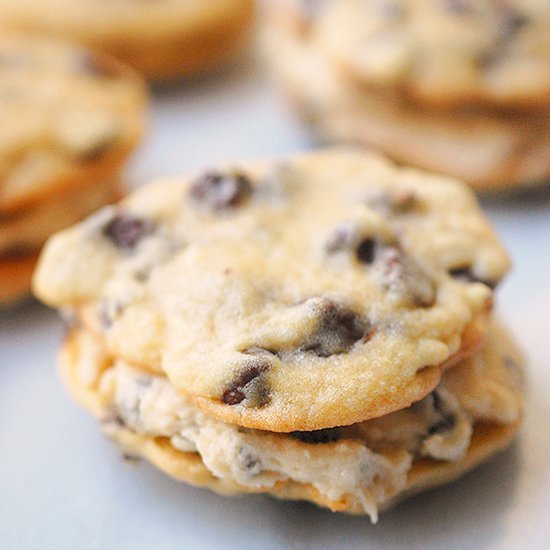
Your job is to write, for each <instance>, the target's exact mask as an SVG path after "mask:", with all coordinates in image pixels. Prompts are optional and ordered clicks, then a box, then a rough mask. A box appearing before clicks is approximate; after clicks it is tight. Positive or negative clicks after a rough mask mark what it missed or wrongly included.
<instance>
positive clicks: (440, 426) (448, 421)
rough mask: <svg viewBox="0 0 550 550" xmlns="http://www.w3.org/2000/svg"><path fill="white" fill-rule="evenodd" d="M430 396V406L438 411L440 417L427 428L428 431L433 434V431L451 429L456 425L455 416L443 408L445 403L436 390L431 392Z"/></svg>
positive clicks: (438, 431)
mask: <svg viewBox="0 0 550 550" xmlns="http://www.w3.org/2000/svg"><path fill="white" fill-rule="evenodd" d="M431 397H432V407H433V409H434V411H435V412H437V413H438V415H439V416H440V419H439V420H438V421H437V422H436V423H435V424H433V425H432V426H430V427H429V428H428V433H429V434H430V435H433V434H435V433H440V432H447V431H450V430H452V429H453V428H454V427H455V426H456V416H455V415H454V414H452V413H449V412H447V411H446V410H445V404H444V402H443V400H442V399H441V397H440V396H439V394H438V393H437V391H434V392H432V393H431Z"/></svg>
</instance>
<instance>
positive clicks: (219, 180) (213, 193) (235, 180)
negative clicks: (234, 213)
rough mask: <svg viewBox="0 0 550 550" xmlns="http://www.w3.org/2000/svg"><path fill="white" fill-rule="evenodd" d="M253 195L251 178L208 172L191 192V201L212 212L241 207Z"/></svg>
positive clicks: (194, 184)
mask: <svg viewBox="0 0 550 550" xmlns="http://www.w3.org/2000/svg"><path fill="white" fill-rule="evenodd" d="M251 193H252V185H251V183H250V180H249V178H248V177H247V176H246V175H244V174H241V173H223V172H207V173H206V174H204V175H203V176H201V177H200V178H198V179H197V180H196V181H195V182H194V183H193V184H192V185H191V188H190V190H189V196H190V197H191V199H192V200H193V201H195V202H197V203H199V204H202V205H204V206H206V207H207V208H209V209H210V210H226V209H229V208H235V207H236V206H239V205H240V204H241V203H242V202H243V201H244V200H245V199H246V198H248V196H249V195H250V194H251Z"/></svg>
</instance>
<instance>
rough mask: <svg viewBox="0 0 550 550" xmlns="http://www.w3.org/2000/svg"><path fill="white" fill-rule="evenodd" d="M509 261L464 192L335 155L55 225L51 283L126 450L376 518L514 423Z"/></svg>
mask: <svg viewBox="0 0 550 550" xmlns="http://www.w3.org/2000/svg"><path fill="white" fill-rule="evenodd" d="M507 269H508V257H507V255H506V253H505V251H504V249H503V247H502V245H501V244H500V243H499V241H498V240H497V238H496V236H495V235H494V233H493V231H492V229H491V228H490V226H489V224H488V223H487V221H486V220H485V218H484V217H483V215H482V213H481V211H480V209H479V207H478V205H477V203H476V200H475V198H474V196H473V195H472V192H471V191H470V190H469V189H468V188H467V187H466V186H465V185H463V184H461V183H459V182H456V181H454V180H450V179H447V178H443V177H440V176H434V175H429V174H426V173H423V172H418V171H415V170H412V169H406V168H398V167H397V166H395V165H394V164H392V163H391V162H389V161H387V160H386V159H384V158H382V157H380V156H378V155H375V154H372V153H368V154H367V153H361V152H357V151H344V150H327V151H321V152H317V153H309V154H303V155H298V156H295V157H290V158H286V159H282V160H279V161H271V162H267V163H263V164H257V165H250V166H232V167H231V166H230V167H224V168H220V169H217V170H211V171H208V172H206V173H204V174H199V175H197V176H195V177H193V178H189V179H182V180H167V181H159V182H156V183H153V184H151V185H149V186H147V187H144V188H143V189H141V190H138V191H137V192H136V193H134V194H133V195H132V196H130V197H129V198H127V199H125V200H124V201H122V202H121V203H119V204H118V205H116V206H110V207H107V208H104V209H102V210H100V211H99V212H98V213H96V214H95V215H93V216H92V217H90V218H89V219H88V220H86V221H85V222H82V223H81V224H79V225H77V226H75V227H73V228H71V229H68V230H65V231H63V232H61V233H59V234H58V235H57V236H55V237H53V238H52V239H51V240H50V241H49V243H48V245H47V246H46V249H45V251H44V253H43V256H42V258H41V260H40V264H39V267H38V270H37V273H36V276H35V279H34V289H35V293H36V294H37V296H38V297H39V298H41V299H42V300H43V301H45V302H46V303H47V304H50V305H51V306H54V307H57V308H60V309H62V310H63V311H64V312H65V314H66V315H69V317H70V326H69V331H68V336H67V338H66V340H65V343H64V344H63V348H62V352H61V367H62V372H63V377H64V379H65V381H66V382H67V384H68V387H69V389H70V391H71V392H72V394H73V395H74V396H75V398H76V399H77V400H78V401H79V402H80V403H82V404H83V405H84V406H85V407H87V408H88V409H90V411H91V412H92V413H93V414H94V415H96V416H97V417H98V419H99V420H100V423H101V426H102V428H103V429H104V430H105V432H106V433H107V434H108V435H109V436H111V437H112V438H113V439H114V440H115V441H117V442H118V443H119V444H120V445H121V446H122V447H123V448H124V449H125V450H126V451H127V452H130V453H132V454H135V455H138V456H143V457H145V458H147V459H149V460H150V461H151V462H152V463H153V464H155V465H156V466H158V467H159V468H161V469H162V470H164V471H166V472H167V473H169V474H171V475H173V476H174V477H176V478H178V479H182V480H184V481H187V482H189V483H192V484H195V485H200V486H206V487H209V488H211V489H213V490H215V491H218V492H220V493H228V494H235V493H248V492H259V493H269V494H272V495H273V496H276V497H280V498H288V499H303V500H310V501H312V502H315V503H317V504H319V505H321V506H326V507H328V508H330V509H332V510H339V511H346V512H352V513H358V514H369V515H370V517H371V518H372V519H373V520H376V517H377V513H378V510H379V509H383V508H385V507H387V506H389V505H391V504H392V503H394V502H396V501H397V500H399V499H400V498H402V497H403V496H405V495H407V494H410V493H413V492H415V491H418V490H421V489H423V488H426V487H429V486H432V485H437V484H440V483H443V482H445V481H448V480H451V479H454V478H455V477H457V476H458V475H460V474H462V473H463V472H465V471H467V470H469V469H470V468H472V467H473V466H475V465H476V464H477V463H479V462H480V461H482V460H483V459H485V458H486V457H488V456H490V455H491V454H493V453H494V452H495V451H497V450H499V449H501V448H503V447H504V446H505V445H507V444H508V443H509V442H510V441H511V439H512V438H513V436H514V434H515V433H516V431H517V428H518V425H519V421H520V417H521V389H520V388H521V387H520V377H521V376H520V365H521V357H520V356H519V355H518V353H517V351H516V350H515V347H514V345H513V343H512V342H511V341H510V339H509V337H508V335H507V334H506V332H505V331H504V330H503V329H502V328H500V327H499V326H498V325H497V324H496V323H495V322H494V320H493V319H492V316H491V309H492V307H491V306H492V301H493V300H492V295H493V289H494V288H495V287H496V286H497V284H498V283H499V281H500V280H501V278H502V277H503V276H504V275H505V273H506V271H507Z"/></svg>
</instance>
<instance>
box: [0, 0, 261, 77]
mask: <svg viewBox="0 0 550 550" xmlns="http://www.w3.org/2000/svg"><path fill="white" fill-rule="evenodd" d="M253 14H254V2H253V1H252V0H201V1H200V2H197V1H194V0H155V1H153V2H151V1H150V0H117V1H116V2H104V1H100V2H96V1H91V0H54V1H51V2H47V3H45V2H36V1H35V0H22V1H21V2H18V1H15V0H0V27H5V28H7V29H14V30H20V31H25V32H32V33H37V34H38V33H40V34H47V35H50V36H56V37H60V38H66V39H69V40H73V41H75V42H79V43H82V44H85V45H87V46H89V47H91V48H94V49H96V48H97V49H100V50H103V51H105V52H108V53H110V54H112V55H114V56H115V57H117V58H118V59H120V60H121V61H123V62H125V63H127V64H128V65H130V66H131V67H134V68H135V69H137V70H138V71H140V72H142V73H143V74H144V75H146V76H147V77H150V78H152V79H157V80H158V79H160V80H162V79H167V78H173V77H177V76H189V75H192V74H195V73H200V72H203V71H205V70H209V69H212V68H214V67H216V66H218V65H220V64H221V63H223V62H225V61H227V60H228V59H230V58H232V57H233V56H234V55H235V54H236V53H237V52H238V51H239V50H240V49H241V48H242V47H243V45H244V44H245V43H246V41H247V39H248V38H249V34H250V27H251V24H252V19H253Z"/></svg>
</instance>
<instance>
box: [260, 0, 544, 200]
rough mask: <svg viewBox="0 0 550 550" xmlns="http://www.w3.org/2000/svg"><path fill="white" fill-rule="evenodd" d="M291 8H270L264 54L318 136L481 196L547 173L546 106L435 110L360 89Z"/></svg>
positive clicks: (394, 90)
mask: <svg viewBox="0 0 550 550" xmlns="http://www.w3.org/2000/svg"><path fill="white" fill-rule="evenodd" d="M290 4H291V6H293V7H294V9H289V7H288V3H285V4H279V3H278V2H277V3H276V2H272V3H270V7H271V10H270V16H269V17H268V18H266V20H265V21H266V25H265V32H264V38H265V40H264V42H265V51H266V55H267V57H268V58H269V61H270V63H271V66H272V67H273V69H274V71H275V74H276V76H277V77H278V80H279V82H280V84H281V85H282V87H283V89H284V91H285V92H286V94H287V95H288V96H289V98H290V100H291V102H292V104H293V105H294V106H295V107H296V108H297V110H298V112H299V113H300V114H301V115H302V117H303V118H305V119H306V121H307V122H308V123H309V124H310V125H311V126H312V127H313V128H314V129H315V130H316V132H317V134H318V135H319V136H320V137H321V138H322V139H324V140H328V141H338V142H352V143H358V144H361V145H367V146H369V147H373V148H376V149H379V150H381V151H383V152H385V153H387V154H388V155H390V156H391V157H392V158H393V159H395V160H397V161H399V162H402V163H405V164H411V165H414V166H418V167H421V168H424V169H427V170H433V171H435V172H439V173H443V174H448V175H451V176H453V177H457V178H460V179H463V180H465V181H466V182H467V183H469V184H470V185H472V186H473V187H474V188H476V189H478V190H481V191H485V190H493V189H496V190H498V189H502V188H504V187H513V186H517V185H519V184H521V185H525V184H529V183H536V182H539V181H543V180H544V179H545V178H546V177H547V176H548V175H549V174H550V163H549V160H548V154H547V152H548V148H549V147H550V137H549V136H550V108H549V107H548V106H545V105H536V106H535V105H534V104H533V108H530V109H516V108H511V107H510V108H504V107H501V108H499V109H495V108H493V107H489V106H485V105H484V104H480V103H478V104H476V105H474V106H471V105H469V104H466V103H464V102H463V103H460V102H457V103H456V105H455V104H453V105H447V106H446V107H445V109H444V110H443V107H441V109H437V110H436V109H434V108H433V107H432V106H431V105H423V104H421V103H419V102H413V101H411V98H410V97H409V96H410V94H409V95H407V93H406V90H404V88H403V87H402V86H401V85H398V84H395V85H393V86H389V85H388V86H386V87H380V86H379V87H377V86H366V85H364V84H362V83H361V82H358V80H357V79H353V78H349V77H348V76H346V75H345V74H343V72H342V70H341V68H340V67H339V65H338V63H337V62H336V61H335V59H334V56H331V55H330V54H329V53H328V52H327V49H326V47H325V46H324V45H323V43H322V41H321V40H320V37H319V36H318V35H317V34H316V33H315V32H314V31H305V30H304V25H303V21H302V19H301V18H300V15H299V12H297V11H296V7H297V3H296V2H290ZM334 4H336V5H339V3H337V2H336V3H334ZM297 13H298V14H297ZM300 21H302V23H301V24H297V22H300ZM330 21H332V20H330ZM328 24H329V21H328V20H327V25H328ZM441 74H447V72H446V71H441ZM513 80H514V82H516V81H517V80H521V79H518V78H514V79H513ZM447 97H448V95H446V94H442V95H441V97H440V100H441V101H444V100H445V98H447ZM464 101H465V100H464Z"/></svg>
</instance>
